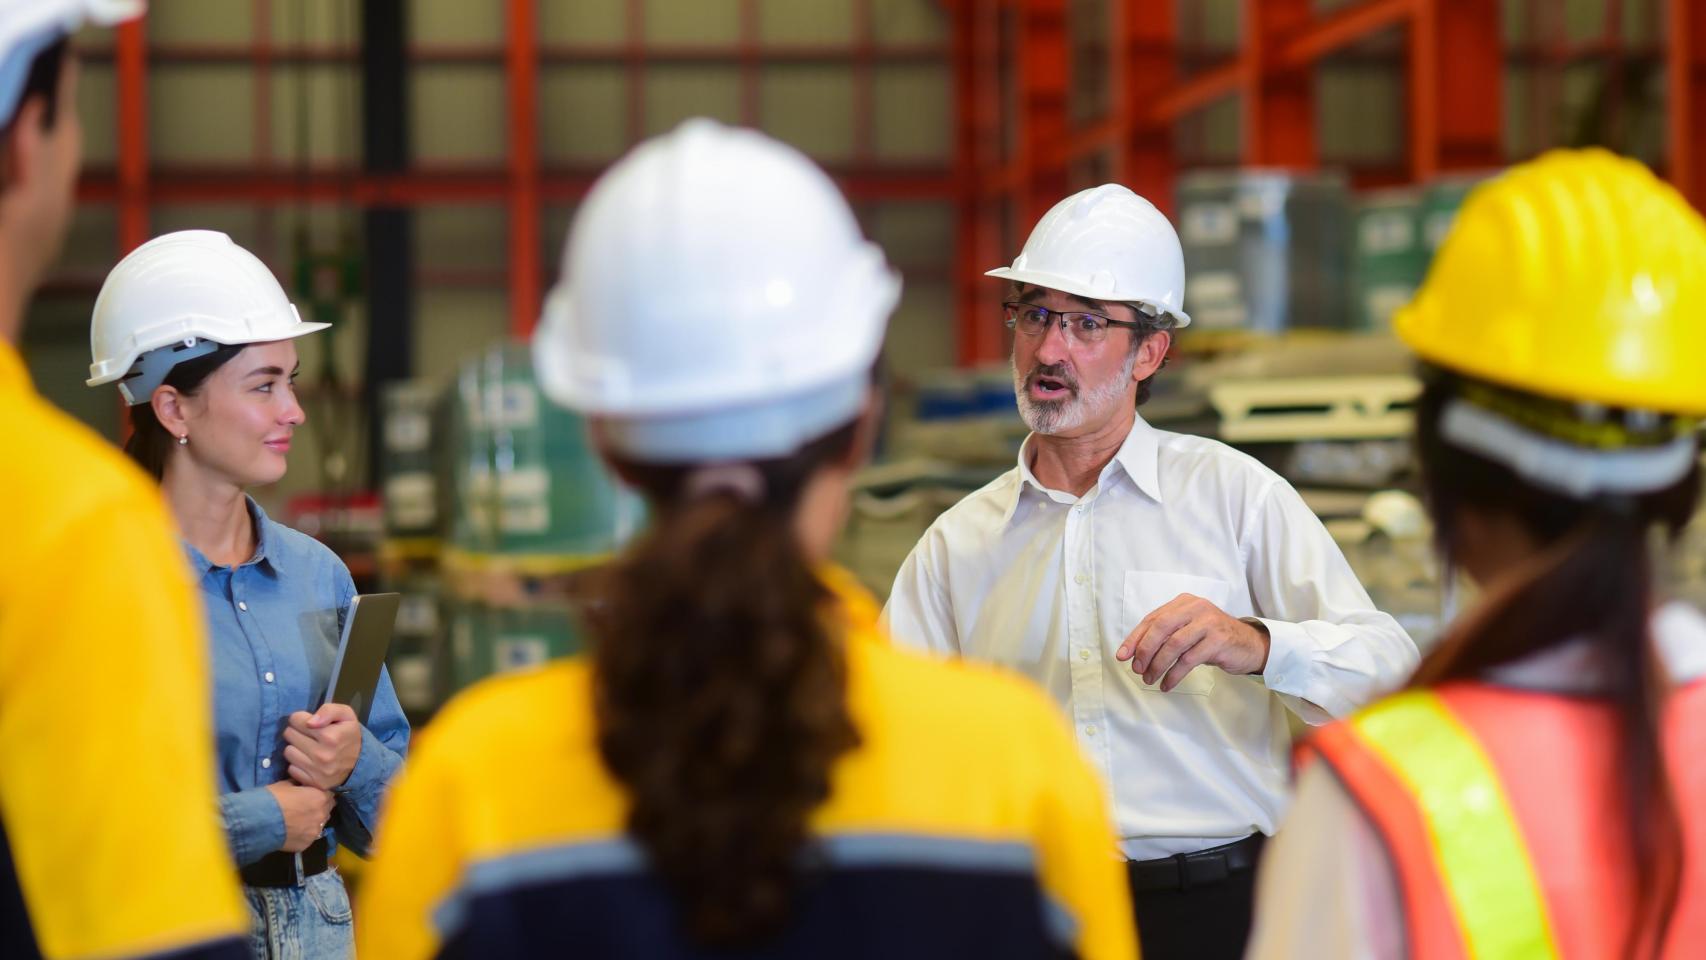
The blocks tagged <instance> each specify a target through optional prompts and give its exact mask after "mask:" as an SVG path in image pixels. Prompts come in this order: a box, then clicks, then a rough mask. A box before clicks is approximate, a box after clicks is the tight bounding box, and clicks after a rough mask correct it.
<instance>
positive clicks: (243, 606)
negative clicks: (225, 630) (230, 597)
mask: <svg viewBox="0 0 1706 960" xmlns="http://www.w3.org/2000/svg"><path fill="white" fill-rule="evenodd" d="M237 609H239V610H247V609H249V605H248V604H247V603H245V602H244V601H242V600H239V601H237Z"/></svg>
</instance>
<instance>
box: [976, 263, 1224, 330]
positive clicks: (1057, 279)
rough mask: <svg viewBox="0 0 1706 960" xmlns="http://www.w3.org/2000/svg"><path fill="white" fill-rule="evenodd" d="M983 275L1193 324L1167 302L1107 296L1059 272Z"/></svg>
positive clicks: (1003, 270) (1178, 325)
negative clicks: (1033, 285)
mask: <svg viewBox="0 0 1706 960" xmlns="http://www.w3.org/2000/svg"><path fill="white" fill-rule="evenodd" d="M983 275H984V276H986V277H995V278H997V279H1000V280H1011V281H1013V282H1014V283H1034V284H1036V285H1037V286H1039V287H1047V288H1049V289H1050V290H1059V291H1060V292H1061V293H1069V294H1072V295H1073V296H1075V297H1086V298H1088V299H1091V300H1101V301H1103V302H1105V303H1129V304H1132V305H1133V306H1137V307H1142V308H1145V309H1146V310H1148V311H1150V312H1152V313H1153V314H1154V315H1155V316H1169V317H1172V318H1173V328H1174V329H1175V330H1178V329H1183V328H1185V327H1188V326H1190V325H1191V316H1190V314H1188V313H1186V312H1185V311H1183V310H1169V309H1168V308H1167V306H1166V305H1165V304H1161V303H1156V302H1155V301H1153V300H1122V299H1120V298H1118V297H1109V296H1106V292H1107V291H1102V292H1100V293H1098V292H1097V291H1095V290H1092V289H1091V288H1090V286H1089V285H1088V284H1086V283H1083V282H1081V281H1078V280H1074V279H1073V278H1071V277H1065V276H1061V275H1060V274H1057V273H1048V272H1046V271H1043V270H1019V269H1015V268H1013V267H996V268H995V269H994V270H985V271H984V273H983Z"/></svg>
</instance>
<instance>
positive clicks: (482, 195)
mask: <svg viewBox="0 0 1706 960" xmlns="http://www.w3.org/2000/svg"><path fill="white" fill-rule="evenodd" d="M600 172H601V170H600V169H598V168H591V167H587V168H577V169H553V170H541V171H540V172H539V186H538V190H539V198H540V199H541V200H544V201H549V202H561V201H566V202H574V201H577V200H579V199H580V198H581V197H584V196H585V195H586V192H587V191H588V190H589V189H591V187H592V184H593V182H594V181H595V180H596V179H597V178H598V175H599V173H600ZM829 172H830V175H831V176H833V177H834V178H835V180H836V182H837V183H838V184H840V186H841V189H842V191H843V192H845V193H846V194H847V195H848V197H850V198H851V199H853V200H857V201H876V200H949V199H952V198H953V197H955V196H956V195H957V191H958V190H959V188H960V182H961V181H960V180H959V178H958V177H957V176H956V175H955V174H954V172H953V171H952V170H948V169H942V168H935V167H919V168H891V169H888V170H857V169H853V168H837V167H831V168H830V170H829ZM512 183H513V179H512V177H511V174H510V172H509V171H508V170H507V169H501V168H486V167H474V168H462V169H442V168H441V169H436V170H435V169H416V170H414V171H411V172H409V173H406V174H381V175H370V174H364V173H361V172H359V171H356V170H349V169H342V168H316V169H312V170H308V171H301V170H294V169H276V168H274V169H260V170H252V169H248V168H232V167H221V168H188V167H173V168H171V169H161V170H155V171H153V174H152V176H151V177H150V180H149V197H150V199H151V200H152V201H153V202H154V203H156V204H166V205H169V204H224V203H232V204H234V203H249V204H256V205H260V206H268V205H274V206H277V205H287V204H298V203H340V202H347V203H349V204H353V205H355V206H358V207H374V206H385V207H408V206H423V205H429V204H481V203H485V204H497V203H505V204H507V203H508V202H509V200H510V199H511V189H510V187H511V184H512ZM122 196H123V189H122V186H121V182H120V180H119V178H118V176H117V175H116V173H114V172H112V171H98V170H97V171H86V172H85V173H84V175H83V179H82V181H81V182H80V183H79V185H78V192H77V197H78V201H79V202H81V203H93V204H117V203H120V202H121V200H122Z"/></svg>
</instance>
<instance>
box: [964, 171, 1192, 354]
mask: <svg viewBox="0 0 1706 960" xmlns="http://www.w3.org/2000/svg"><path fill="white" fill-rule="evenodd" d="M985 276H990V277H1001V278H1002V279H1005V280H1012V281H1014V282H1016V283H1032V284H1036V285H1037V286H1039V287H1048V288H1049V289H1051V290H1059V291H1061V292H1062V293H1070V294H1072V295H1074V296H1078V297H1085V298H1088V299H1091V300H1106V301H1112V302H1116V303H1129V304H1131V305H1132V306H1133V307H1135V308H1137V310H1138V311H1139V312H1140V313H1142V314H1143V315H1144V316H1147V317H1151V318H1170V319H1171V321H1172V325H1173V326H1175V327H1184V326H1189V325H1190V322H1191V318H1190V315H1189V314H1187V313H1185V310H1184V302H1185V255H1184V252H1183V251H1182V250H1181V249H1180V247H1179V235H1178V234H1177V233H1176V232H1174V230H1173V225H1172V224H1171V223H1169V222H1168V221H1167V218H1166V217H1165V216H1163V215H1162V214H1161V211H1159V210H1157V209H1155V206H1154V205H1153V204H1151V203H1150V202H1149V201H1148V200H1145V199H1143V198H1142V197H1140V196H1138V195H1137V194H1135V193H1133V192H1131V191H1130V190H1128V189H1126V188H1125V187H1122V186H1120V185H1119V184H1117V183H1105V184H1103V185H1101V186H1099V187H1091V188H1090V189H1088V190H1081V191H1079V192H1078V193H1075V194H1073V195H1072V196H1070V197H1067V198H1066V199H1065V200H1062V201H1060V202H1059V203H1057V204H1055V205H1054V206H1053V207H1052V208H1050V209H1049V212H1048V213H1045V214H1043V218H1042V219H1041V220H1039V221H1037V226H1036V228H1035V229H1033V230H1032V231H1031V235H1030V237H1029V238H1028V239H1027V240H1026V241H1025V249H1024V250H1022V251H1021V252H1020V253H1019V256H1018V258H1017V259H1015V260H1014V261H1013V265H1012V266H1010V267H997V268H996V269H994V270H991V271H989V272H988V273H986V274H985Z"/></svg>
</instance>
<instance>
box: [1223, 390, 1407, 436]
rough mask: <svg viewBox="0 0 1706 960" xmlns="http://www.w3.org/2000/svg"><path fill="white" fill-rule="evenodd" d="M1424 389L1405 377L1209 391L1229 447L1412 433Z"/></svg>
mask: <svg viewBox="0 0 1706 960" xmlns="http://www.w3.org/2000/svg"><path fill="white" fill-rule="evenodd" d="M1421 390H1422V385H1421V381H1419V380H1417V379H1416V378H1415V377H1412V376H1402V375H1389V376H1360V377H1297V378H1287V379H1278V380H1243V381H1229V382H1225V383H1218V384H1215V385H1213V386H1211V387H1209V403H1210V404H1211V405H1212V406H1213V407H1214V409H1215V412H1216V413H1217V414H1219V415H1220V438H1221V439H1222V440H1225V441H1227V442H1228V443H1264V442H1267V443H1277V442H1287V441H1296V440H1374V439H1385V438H1392V437H1405V436H1409V435H1410V432H1411V429H1412V426H1413V424H1414V419H1413V417H1412V414H1411V410H1410V405H1411V404H1412V403H1413V402H1414V401H1415V399H1416V396H1417V395H1418V394H1420V393H1421Z"/></svg>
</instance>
